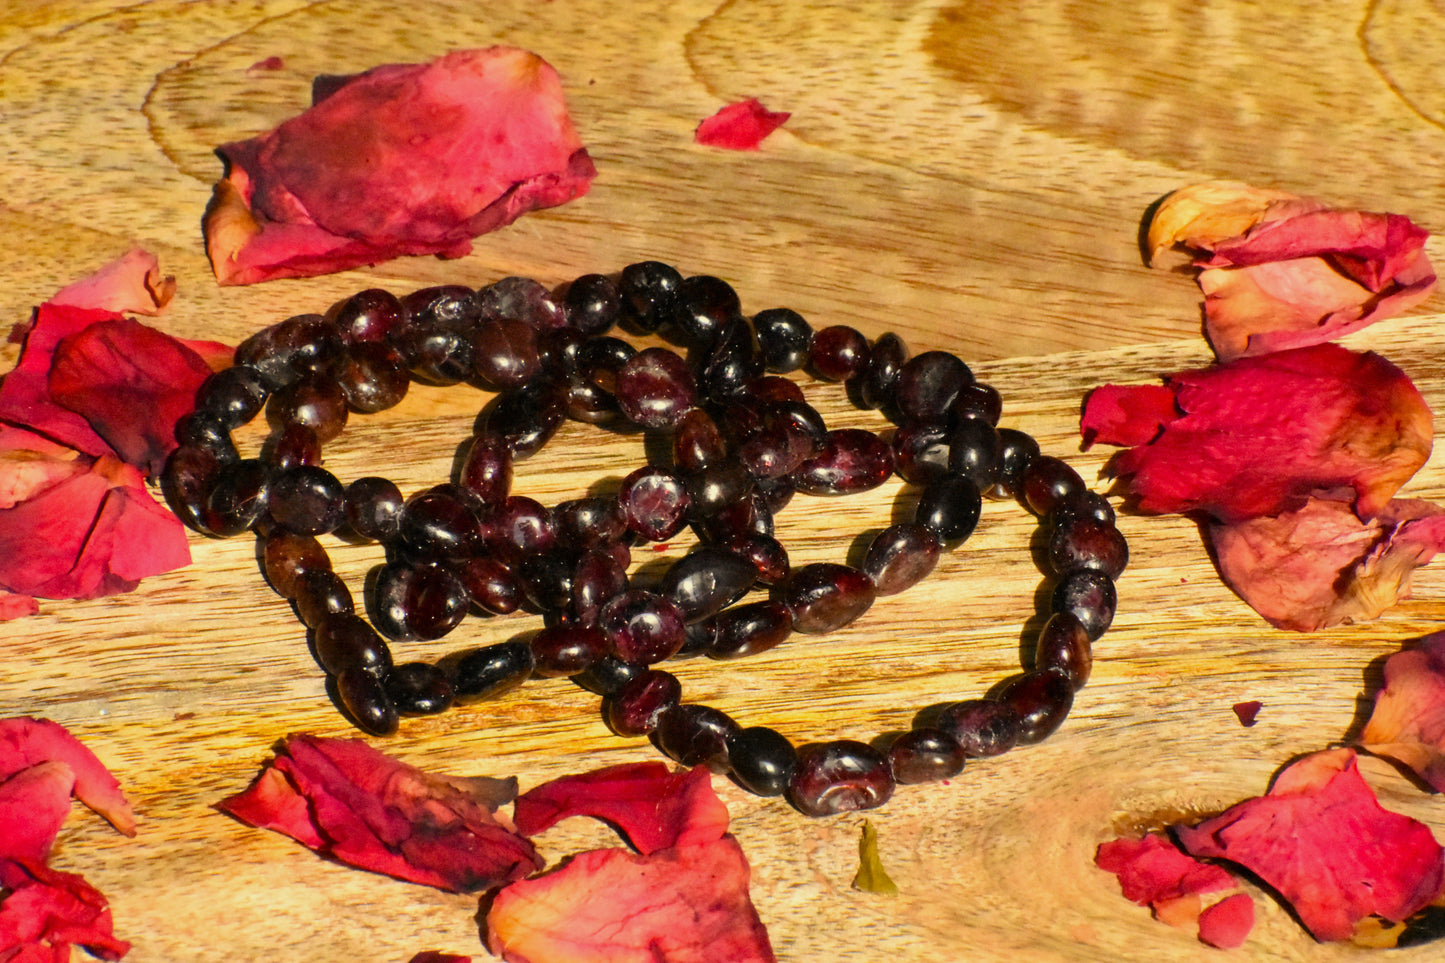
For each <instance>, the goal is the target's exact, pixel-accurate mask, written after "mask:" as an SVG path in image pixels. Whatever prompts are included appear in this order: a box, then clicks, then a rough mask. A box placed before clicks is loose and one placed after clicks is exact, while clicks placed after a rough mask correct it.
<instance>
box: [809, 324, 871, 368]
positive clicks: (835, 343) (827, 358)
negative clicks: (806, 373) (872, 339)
mask: <svg viewBox="0 0 1445 963" xmlns="http://www.w3.org/2000/svg"><path fill="white" fill-rule="evenodd" d="M868 355H869V344H868V339H867V338H865V337H864V336H863V334H862V332H860V331H859V330H858V329H857V328H852V327H849V326H848V325H845V324H834V325H829V326H828V327H826V328H820V329H819V330H818V331H816V332H814V334H813V343H812V345H810V346H809V349H808V367H809V369H810V370H811V371H812V373H813V374H815V375H816V376H818V377H819V378H822V379H824V380H825V381H846V380H848V379H849V378H851V377H853V376H854V375H856V374H858V373H859V372H860V371H862V370H863V369H864V368H865V367H866V366H867V364H868Z"/></svg>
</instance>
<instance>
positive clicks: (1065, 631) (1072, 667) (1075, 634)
mask: <svg viewBox="0 0 1445 963" xmlns="http://www.w3.org/2000/svg"><path fill="white" fill-rule="evenodd" d="M1033 663H1034V664H1033V667H1034V668H1035V669H1052V670H1053V671H1055V672H1059V673H1062V674H1063V675H1064V676H1065V677H1067V678H1068V680H1069V682H1070V683H1072V684H1073V687H1074V690H1075V691H1078V690H1079V689H1082V688H1083V687H1084V684H1085V683H1086V682H1088V681H1089V673H1090V671H1091V670H1092V669H1093V666H1094V651H1093V646H1092V645H1091V644H1090V640H1089V631H1088V629H1086V628H1084V623H1082V622H1080V621H1079V619H1078V617H1077V616H1075V615H1073V614H1072V613H1070V612H1055V613H1054V614H1053V615H1051V616H1049V620H1048V621H1047V622H1045V623H1044V627H1043V628H1042V629H1040V630H1039V638H1038V641H1037V642H1036V643H1035V645H1034V659H1033Z"/></svg>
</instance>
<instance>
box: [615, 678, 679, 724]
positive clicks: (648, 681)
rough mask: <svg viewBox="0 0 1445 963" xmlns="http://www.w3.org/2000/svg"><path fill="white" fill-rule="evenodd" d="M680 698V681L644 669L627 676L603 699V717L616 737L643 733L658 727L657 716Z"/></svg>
mask: <svg viewBox="0 0 1445 963" xmlns="http://www.w3.org/2000/svg"><path fill="white" fill-rule="evenodd" d="M681 699H682V683H680V682H678V681H677V676H675V675H673V674H672V673H670V672H663V671H662V670H661V669H646V670H644V671H642V672H639V673H638V674H637V675H635V676H633V677H632V678H631V679H628V680H627V681H626V682H624V683H623V684H622V685H621V686H619V687H618V688H617V691H615V692H613V693H612V694H611V695H610V696H607V697H606V698H605V699H603V701H602V716H603V718H604V719H605V720H606V721H607V726H608V728H610V729H611V730H612V731H613V732H615V733H617V734H618V735H619V736H645V735H647V734H648V733H650V732H652V730H654V729H656V728H657V719H658V716H660V715H662V713H663V711H664V710H667V709H670V708H672V707H673V706H675V705H677V704H678V702H679V701H680V700H681Z"/></svg>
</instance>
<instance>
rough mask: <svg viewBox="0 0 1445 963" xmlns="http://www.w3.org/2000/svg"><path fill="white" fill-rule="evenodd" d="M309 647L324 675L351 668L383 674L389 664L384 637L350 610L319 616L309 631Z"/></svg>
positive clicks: (388, 667) (335, 673) (388, 653)
mask: <svg viewBox="0 0 1445 963" xmlns="http://www.w3.org/2000/svg"><path fill="white" fill-rule="evenodd" d="M311 648H312V654H313V655H314V656H315V657H316V664H317V665H319V666H321V668H322V669H324V670H325V671H326V673H327V674H328V675H340V674H341V673H342V672H345V671H346V670H348V669H354V668H359V669H366V670H368V671H370V672H373V673H376V674H381V675H384V674H386V672H387V670H389V669H390V668H391V665H392V662H391V649H389V648H388V647H387V645H386V640H385V639H383V638H382V637H381V636H380V635H379V634H378V633H377V631H376V630H375V629H373V628H372V627H371V626H370V625H369V624H368V623H367V621H366V620H365V619H363V618H362V617H361V616H359V615H355V614H353V613H350V612H342V613H338V614H336V615H333V616H331V617H329V618H326V619H324V620H322V621H321V623H320V624H318V625H317V626H316V631H315V632H314V633H313V634H312V641H311Z"/></svg>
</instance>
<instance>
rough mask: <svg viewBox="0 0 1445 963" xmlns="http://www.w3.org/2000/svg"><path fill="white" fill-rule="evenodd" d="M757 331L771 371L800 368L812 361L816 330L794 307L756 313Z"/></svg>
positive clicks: (764, 359)
mask: <svg viewBox="0 0 1445 963" xmlns="http://www.w3.org/2000/svg"><path fill="white" fill-rule="evenodd" d="M753 330H754V331H756V332H757V335H758V345H759V348H760V349H761V351H762V353H763V363H764V364H765V365H766V366H767V370H769V371H776V372H780V373H782V372H788V371H796V370H797V369H799V368H801V367H802V366H803V365H804V364H805V363H806V362H807V360H808V348H809V346H810V345H811V344H812V341H813V329H812V328H811V327H810V326H809V324H808V322H807V321H806V320H805V319H804V318H803V316H802V315H801V314H799V313H798V312H796V311H794V310H792V309H791V308H768V309H767V310H766V311H759V312H758V313H757V314H756V315H754V316H753Z"/></svg>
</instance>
